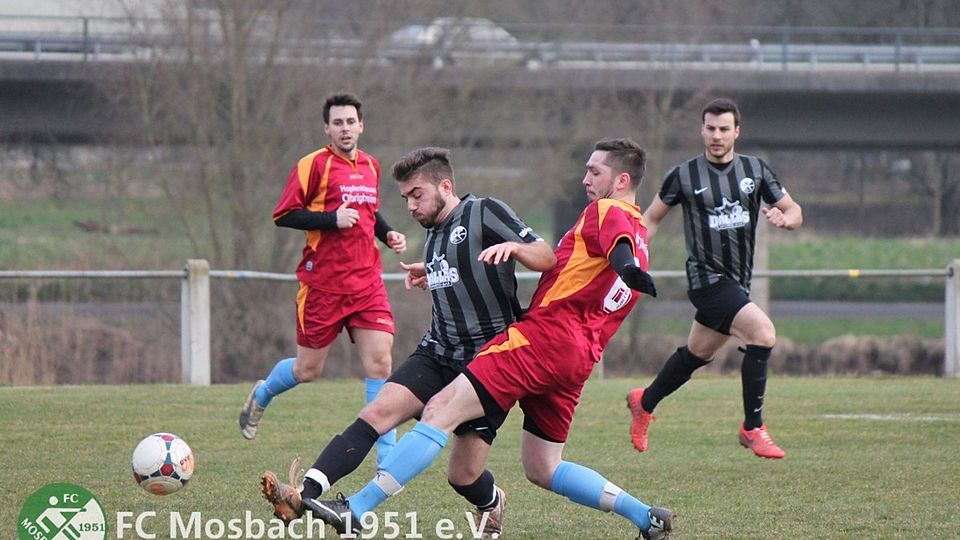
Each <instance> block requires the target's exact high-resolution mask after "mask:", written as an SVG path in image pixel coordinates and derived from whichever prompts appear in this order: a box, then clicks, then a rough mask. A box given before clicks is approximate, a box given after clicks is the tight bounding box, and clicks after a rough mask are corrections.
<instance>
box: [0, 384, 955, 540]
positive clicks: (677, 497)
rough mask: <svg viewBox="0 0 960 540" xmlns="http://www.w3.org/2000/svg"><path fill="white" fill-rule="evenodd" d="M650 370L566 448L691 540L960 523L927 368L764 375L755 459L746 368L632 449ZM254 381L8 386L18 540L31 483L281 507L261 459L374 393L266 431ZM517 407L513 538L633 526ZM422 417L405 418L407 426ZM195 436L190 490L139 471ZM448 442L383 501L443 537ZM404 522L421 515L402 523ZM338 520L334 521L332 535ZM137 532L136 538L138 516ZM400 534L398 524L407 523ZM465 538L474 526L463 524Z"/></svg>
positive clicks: (619, 388)
mask: <svg viewBox="0 0 960 540" xmlns="http://www.w3.org/2000/svg"><path fill="white" fill-rule="evenodd" d="M646 382H647V381H646V380H643V381H641V380H627V379H613V380H592V381H590V383H589V384H588V386H587V388H586V391H585V394H584V397H583V401H582V403H581V405H580V407H579V409H578V414H577V418H576V420H575V422H574V426H573V432H572V434H571V439H570V441H569V443H568V446H567V450H566V452H565V457H566V459H568V460H571V461H576V462H580V463H583V464H587V465H590V466H592V467H593V468H595V469H596V470H598V471H599V472H601V473H602V474H604V475H605V476H607V477H608V478H609V479H610V480H611V481H613V482H614V483H616V484H618V485H619V486H621V487H623V488H625V489H627V490H629V491H630V492H632V493H634V494H635V495H637V496H638V497H639V498H640V499H641V500H644V501H647V502H650V503H654V504H657V505H662V506H667V507H669V508H671V509H673V510H675V511H676V512H677V513H678V515H679V517H678V519H677V521H676V527H677V530H676V534H675V537H676V538H679V539H694V538H695V539H712V538H730V539H781V538H782V539H792V538H796V539H800V538H804V539H806V538H851V539H870V538H924V539H938V538H943V539H946V538H957V534H958V532H957V531H958V530H960V512H958V511H957V501H958V499H957V494H958V493H960V474H958V471H960V455H958V453H957V452H956V448H957V447H958V446H960V384H958V382H957V381H953V380H942V379H930V378H858V379H854V378H816V379H814V378H787V377H774V378H772V379H771V380H770V383H769V386H768V396H769V398H768V400H767V414H766V418H767V420H768V423H769V425H770V427H771V431H772V433H773V435H774V436H775V437H776V439H777V441H778V442H779V443H780V444H781V445H782V446H783V447H784V449H785V450H787V458H786V459H784V460H782V461H765V460H761V459H759V458H755V457H754V456H753V455H752V454H750V453H749V452H748V451H747V450H745V449H743V448H741V447H740V446H739V445H738V444H737V442H736V426H737V423H738V422H739V420H740V398H739V395H740V383H739V379H737V378H714V377H698V378H696V379H695V380H694V381H692V382H691V383H689V384H688V385H687V386H686V387H684V388H683V389H682V390H680V392H679V393H678V394H677V395H675V396H673V397H671V398H670V399H668V400H666V401H664V402H663V403H662V404H661V406H660V407H659V408H658V409H657V416H658V421H657V422H656V423H654V424H653V426H652V428H651V449H650V450H649V451H648V452H647V453H645V454H638V453H636V452H635V451H634V450H633V448H632V446H631V445H630V443H629V440H628V435H627V422H628V418H629V417H628V414H627V409H626V408H625V406H624V400H623V396H624V395H625V393H626V392H627V390H629V389H630V388H631V387H632V386H634V385H637V384H640V383H644V384H645V383H646ZM248 390H249V387H248V385H218V386H213V387H207V388H192V387H187V386H110V387H108V386H87V387H45V388H11V387H3V388H0V425H2V426H3V433H4V435H3V439H4V441H3V454H2V455H3V457H2V462H3V465H4V467H3V469H4V476H3V481H2V483H0V486H2V488H0V523H3V529H2V530H5V531H7V532H5V533H2V534H0V536H2V537H4V538H14V537H16V533H15V532H14V528H15V526H14V525H13V524H14V523H16V519H17V515H18V512H19V510H20V507H21V506H22V504H23V501H24V500H25V499H26V497H28V496H29V495H30V494H31V493H32V492H33V491H35V490H36V489H38V488H40V487H41V486H43V485H45V484H48V483H53V482H69V483H74V484H79V485H81V486H84V487H85V488H87V489H89V490H90V491H92V492H93V493H94V494H95V495H96V496H97V497H98V499H99V501H100V503H101V504H102V505H103V508H104V511H105V514H106V515H107V521H108V527H109V532H108V535H107V538H117V532H116V517H115V516H116V513H117V512H121V511H123V512H133V513H134V514H137V513H139V512H143V511H147V510H153V511H156V512H157V516H158V517H157V518H156V519H155V520H153V521H150V520H148V521H147V522H146V523H147V525H149V526H151V527H150V528H148V532H153V533H155V534H157V538H168V537H169V532H168V531H169V529H168V526H167V520H168V516H169V515H170V513H171V512H179V513H181V514H182V515H185V516H186V515H187V514H189V512H194V511H198V512H202V514H203V519H204V520H207V519H218V520H223V521H226V520H229V519H238V518H239V519H243V517H244V512H245V511H246V510H251V511H252V512H253V515H254V516H255V517H260V518H263V519H266V518H268V517H269V512H268V508H267V506H266V505H265V503H264V502H263V501H262V500H260V499H259V496H258V493H257V478H258V476H259V474H260V473H261V472H262V471H263V470H264V469H273V470H275V471H278V472H280V471H285V470H286V467H287V464H288V460H289V459H290V458H291V457H293V456H294V455H296V454H299V455H300V456H302V457H303V459H304V461H306V462H307V464H309V463H310V462H312V460H313V459H314V458H315V457H316V455H317V453H318V452H319V450H320V449H321V448H322V447H323V445H324V444H326V442H327V441H328V440H329V438H330V437H331V436H333V435H334V434H336V433H338V432H339V431H340V430H341V429H342V428H343V427H345V426H346V424H347V423H348V422H349V421H350V420H351V419H352V417H353V416H354V414H355V413H356V411H357V410H358V409H359V408H360V406H361V400H362V398H361V384H360V383H359V382H357V381H352V380H348V381H324V382H320V383H316V384H312V385H309V386H305V387H303V388H298V389H296V390H294V391H292V392H290V393H288V394H286V395H284V396H283V397H281V398H279V399H278V400H277V401H276V402H275V403H274V405H272V406H271V408H270V410H269V411H268V412H267V414H266V416H265V419H264V423H263V424H262V426H261V430H260V434H259V436H258V438H257V439H256V440H254V441H245V440H243V439H242V438H241V437H240V435H239V433H238V430H237V426H236V420H237V412H238V408H239V406H240V404H241V402H242V401H243V399H244V398H245V397H246V394H247V391H248ZM520 420H521V415H520V414H519V412H518V411H515V412H514V414H512V415H511V417H510V419H509V420H508V423H507V425H506V426H505V427H504V428H503V429H502V431H501V436H500V437H499V438H498V440H497V444H496V445H494V448H493V451H492V453H491V460H490V461H491V469H492V470H493V471H494V472H495V473H496V475H497V478H498V483H499V484H500V485H502V486H503V487H504V488H505V489H506V491H507V493H508V510H507V514H506V527H507V529H506V534H505V538H508V539H510V540H519V539H543V538H563V539H593V538H597V539H600V538H634V537H635V536H636V529H635V528H633V527H631V526H630V525H629V524H628V523H627V522H626V521H625V520H623V519H622V518H619V517H618V516H615V515H613V514H603V513H600V512H597V511H594V510H590V509H586V508H583V507H580V506H577V505H575V504H573V503H571V502H569V501H566V500H564V499H561V498H560V497H559V496H557V495H554V494H551V493H549V492H547V491H544V490H542V489H539V488H537V487H534V486H533V485H532V484H529V483H527V482H526V481H525V480H524V478H523V473H522V470H521V467H520V463H519V457H518V456H519V452H518V444H519V429H520V428H519V425H520ZM409 427H410V424H407V425H405V426H404V427H403V428H402V430H403V431H405V430H406V429H408V428H409ZM155 431H171V432H174V433H177V434H179V435H181V436H182V437H184V438H185V439H186V440H187V441H188V442H189V443H190V445H191V446H192V448H193V450H194V453H195V455H196V459H197V472H196V474H195V476H194V478H193V480H191V482H190V484H189V485H187V487H186V488H184V489H183V490H182V491H181V492H179V493H176V494H174V495H171V496H168V497H156V496H153V495H149V494H147V493H146V492H144V491H142V490H140V488H138V487H137V486H136V485H135V484H134V482H133V480H132V478H131V475H130V473H129V463H130V453H131V452H132V450H133V448H134V446H135V445H136V444H137V442H138V441H139V440H140V438H141V437H143V436H145V435H147V434H149V433H152V432H155ZM373 463H374V462H373V459H372V455H371V457H370V458H369V459H368V460H367V461H366V462H365V463H364V465H363V466H362V467H361V468H360V470H358V471H357V473H356V474H354V475H353V476H352V477H348V478H347V479H344V480H343V481H341V482H340V483H339V484H337V485H336V487H335V490H342V491H343V492H345V493H347V494H349V493H351V492H352V491H353V490H355V489H356V488H358V487H360V486H361V485H362V484H363V483H365V482H366V481H367V480H368V479H369V478H370V476H371V474H372V473H373ZM445 467H446V451H445V453H444V454H443V455H441V458H440V459H439V460H438V462H437V463H436V464H435V465H434V466H433V467H432V468H431V469H429V470H428V471H427V472H426V473H425V474H424V475H422V476H421V477H419V478H417V479H416V480H414V481H413V482H411V484H410V485H409V486H408V487H407V489H406V490H405V491H404V492H403V493H402V494H400V495H399V496H397V497H395V498H393V499H391V500H389V501H388V502H387V503H385V504H384V505H383V506H382V507H381V510H382V511H396V512H400V515H401V516H403V515H405V514H406V513H407V512H412V511H416V512H417V513H418V514H417V523H418V529H419V532H421V533H422V534H423V535H424V537H425V538H433V537H435V536H434V534H433V526H434V524H436V523H437V522H438V520H440V519H441V518H444V517H448V518H451V519H453V521H454V523H455V524H456V525H457V527H458V529H457V530H458V531H461V532H467V528H466V525H465V523H466V522H465V520H464V518H463V516H464V514H463V512H464V510H465V504H464V503H463V501H462V500H461V499H460V498H459V497H458V496H457V495H456V494H454V493H453V491H452V490H450V489H449V487H447V485H446V482H445V476H444V474H445ZM400 523H401V525H402V526H403V527H404V529H403V532H404V533H408V532H410V531H409V525H408V522H407V521H405V520H401V521H400ZM329 536H332V534H328V537H329ZM124 537H125V538H131V537H135V535H133V534H132V533H131V531H127V532H126V534H125V536H124ZM402 537H403V536H402V535H401V538H402ZM465 537H466V536H465Z"/></svg>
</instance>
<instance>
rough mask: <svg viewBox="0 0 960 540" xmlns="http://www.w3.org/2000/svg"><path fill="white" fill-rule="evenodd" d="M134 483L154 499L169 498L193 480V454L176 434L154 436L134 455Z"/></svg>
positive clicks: (155, 434) (141, 445)
mask: <svg viewBox="0 0 960 540" xmlns="http://www.w3.org/2000/svg"><path fill="white" fill-rule="evenodd" d="M131 465H132V468H133V479H134V481H136V482H137V484H138V485H139V486H140V487H142V488H143V489H145V490H147V491H149V492H150V493H153V494H154V495H169V494H171V493H173V492H174V491H178V490H179V489H180V488H182V487H183V486H185V485H186V483H187V481H188V480H190V477H191V476H193V467H194V460H193V450H190V447H189V446H187V443H186V442H185V441H184V440H183V439H181V438H180V437H177V436H176V435H174V434H172V433H154V434H153V435H150V436H148V437H146V438H145V439H143V440H142V441H140V444H138V445H137V448H136V449H134V451H133V460H132V463H131Z"/></svg>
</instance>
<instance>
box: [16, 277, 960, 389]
mask: <svg viewBox="0 0 960 540" xmlns="http://www.w3.org/2000/svg"><path fill="white" fill-rule="evenodd" d="M651 274H652V275H653V277H654V278H658V279H659V278H683V277H686V274H685V273H684V272H683V271H672V270H669V271H656V270H655V271H653V272H651ZM404 276H405V274H403V273H385V274H383V279H384V281H403V279H404ZM753 276H754V277H755V278H780V277H828V278H881V277H891V278H906V277H934V278H944V281H945V284H944V305H945V310H944V311H945V313H944V345H945V348H946V349H945V355H944V365H943V375H944V377H948V378H958V377H960V365H958V363H960V259H953V260H951V261H950V262H949V263H948V264H947V267H946V268H945V269H916V270H870V269H865V270H861V269H845V270H767V271H760V270H758V271H756V272H754V274H753ZM539 277H540V274H539V273H538V272H517V278H518V279H521V280H527V279H533V280H535V279H538V278H539ZM80 278H83V279H157V278H169V279H180V280H181V287H180V367H181V381H182V382H183V383H184V384H194V385H209V384H210V279H211V278H216V279H261V280H268V281H291V282H293V281H296V280H297V277H296V276H295V275H293V274H280V273H274V272H255V271H248V270H211V269H210V265H209V263H208V262H207V261H205V260H202V259H191V260H188V261H187V264H186V266H185V267H184V269H183V270H169V271H168V270H160V271H147V270H133V271H108V270H107V271H105V270H93V271H80V270H63V271H58V270H5V271H0V279H80Z"/></svg>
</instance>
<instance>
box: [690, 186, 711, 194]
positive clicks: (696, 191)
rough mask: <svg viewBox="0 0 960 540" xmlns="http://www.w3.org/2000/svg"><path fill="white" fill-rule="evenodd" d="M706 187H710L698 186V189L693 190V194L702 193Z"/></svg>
mask: <svg viewBox="0 0 960 540" xmlns="http://www.w3.org/2000/svg"><path fill="white" fill-rule="evenodd" d="M708 189H710V188H705V187H702V188H700V189H697V190H694V192H693V194H694V195H699V194H701V193H703V192H704V191H706V190H708Z"/></svg>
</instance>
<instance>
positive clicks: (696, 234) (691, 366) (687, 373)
mask: <svg viewBox="0 0 960 540" xmlns="http://www.w3.org/2000/svg"><path fill="white" fill-rule="evenodd" d="M701 120H702V121H703V125H702V127H701V129H700V134H701V135H702V137H703V143H704V146H705V147H706V150H705V151H704V152H703V153H702V154H700V155H699V156H697V157H695V158H693V159H690V160H688V161H687V162H686V163H682V164H680V165H678V166H677V167H675V168H674V169H673V170H672V171H670V173H669V174H668V175H667V177H666V178H665V179H664V181H663V185H662V186H661V187H660V194H659V195H657V197H656V198H655V199H654V200H653V202H652V203H651V204H650V206H649V207H647V210H646V212H644V213H643V217H644V219H645V220H646V222H647V227H648V228H649V229H648V230H649V234H650V236H651V237H653V235H654V234H655V233H656V232H657V227H658V226H659V225H660V222H661V221H662V220H663V218H664V217H666V215H667V213H669V212H670V210H671V209H672V208H673V207H674V206H676V205H678V204H679V205H681V206H682V207H683V223H684V227H683V230H684V233H685V236H686V240H687V253H688V255H689V257H688V258H687V281H688V283H689V289H690V290H689V292H688V293H687V294H688V296H689V297H690V301H691V302H692V303H693V305H694V307H696V308H697V313H696V316H695V317H694V319H695V320H694V321H693V325H692V326H691V327H690V335H689V337H688V338H687V344H686V346H684V347H680V348H679V349H677V352H675V353H674V354H673V356H671V357H670V358H669V359H667V362H666V363H665V364H664V365H663V367H662V368H661V369H660V373H658V374H657V377H656V379H654V381H653V382H652V383H651V384H650V386H648V387H646V388H635V389H633V390H631V391H630V393H629V394H627V405H628V406H629V407H630V412H631V416H632V417H633V418H632V421H631V424H630V436H631V439H632V440H633V446H634V447H635V448H636V449H637V450H638V451H640V452H643V451H645V450H646V449H647V431H648V429H649V426H650V421H651V420H652V419H653V409H654V407H656V406H657V404H658V403H660V401H661V400H662V399H663V398H665V397H667V396H669V395H670V394H672V393H673V392H675V391H676V390H677V389H678V388H680V386H682V385H683V384H684V383H685V382H687V381H688V380H690V377H691V376H692V375H693V372H694V371H695V370H697V369H699V368H701V367H703V366H705V365H707V364H708V363H709V362H710V361H711V360H713V358H714V355H715V354H716V353H717V351H718V350H720V347H721V346H722V345H723V344H724V343H726V342H727V340H729V339H730V336H731V335H732V336H736V337H737V338H738V339H739V340H740V341H742V342H743V343H744V345H745V346H746V348H745V349H742V350H743V351H744V355H743V364H742V365H741V368H740V372H741V379H742V382H743V413H744V421H743V423H742V424H740V433H739V439H740V444H741V445H743V446H745V447H747V448H749V449H750V450H752V451H753V453H754V454H756V455H757V456H760V457H765V458H772V459H779V458H782V457H783V456H784V455H785V453H784V451H783V450H782V449H781V448H780V447H779V446H778V445H777V443H775V442H773V439H772V438H771V437H770V433H769V432H767V426H766V425H765V424H764V423H763V417H762V415H761V412H762V411H763V399H764V394H765V392H766V386H767V361H768V360H769V359H770V353H771V351H772V350H773V345H774V343H775V342H776V329H775V328H774V326H773V323H772V322H771V321H770V318H769V317H768V316H767V314H766V313H764V312H763V310H762V309H760V308H759V307H758V306H757V305H756V304H754V303H753V302H751V301H750V277H751V275H752V274H753V248H754V243H755V241H756V229H757V218H758V216H759V214H760V213H763V215H764V217H766V218H767V220H768V221H769V222H770V223H772V224H773V225H774V226H775V227H777V228H782V229H787V230H793V229H796V228H797V227H799V226H800V224H801V223H803V212H802V210H801V209H800V205H799V204H797V203H796V202H795V201H794V200H793V198H792V197H790V195H788V194H787V190H785V189H783V187H782V186H781V185H780V182H779V181H778V180H777V177H776V175H775V174H774V173H773V171H772V170H771V169H770V167H769V166H768V165H767V164H766V163H765V162H764V161H763V160H761V159H759V158H756V157H753V156H748V155H744V154H737V153H735V152H734V150H733V147H734V143H735V142H736V140H737V137H739V136H740V111H739V109H738V108H737V105H736V103H734V102H733V101H730V100H728V99H716V100H713V101H711V102H710V103H708V104H707V106H706V107H704V109H703V112H702V113H701ZM764 202H766V203H767V204H769V205H771V206H770V207H769V208H761V206H762V203H764Z"/></svg>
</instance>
